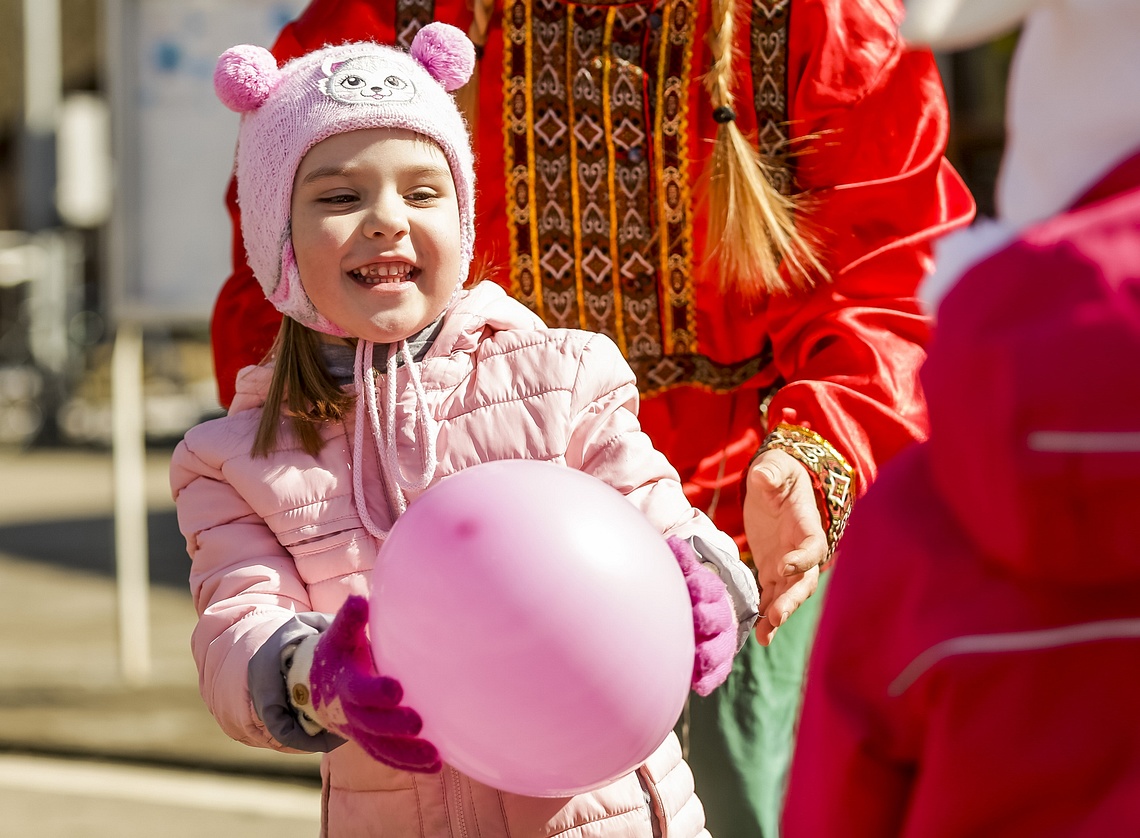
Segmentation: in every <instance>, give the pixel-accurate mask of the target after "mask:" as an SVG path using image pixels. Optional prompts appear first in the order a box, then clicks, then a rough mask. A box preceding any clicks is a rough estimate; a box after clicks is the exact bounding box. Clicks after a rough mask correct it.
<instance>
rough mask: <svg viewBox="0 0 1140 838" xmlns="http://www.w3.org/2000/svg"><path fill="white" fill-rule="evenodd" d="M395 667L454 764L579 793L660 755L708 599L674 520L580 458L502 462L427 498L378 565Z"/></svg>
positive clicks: (378, 617)
mask: <svg viewBox="0 0 1140 838" xmlns="http://www.w3.org/2000/svg"><path fill="white" fill-rule="evenodd" d="M371 613H372V623H371V633H372V644H373V652H374V656H375V659H376V665H377V668H378V669H379V670H380V672H382V673H384V674H387V675H391V676H393V677H395V678H397V679H398V680H399V681H400V682H401V683H402V684H403V686H404V700H405V702H406V703H407V704H408V706H410V707H413V708H415V709H416V710H417V711H418V712H419V713H420V715H421V716H422V717H423V721H424V728H423V735H424V736H425V737H426V738H427V739H428V740H429V741H431V742H433V743H434V744H435V745H436V747H437V748H439V751H440V754H441V755H442V757H443V759H444V761H446V762H448V763H450V764H451V765H453V766H455V767H456V768H458V769H459V770H460V771H462V772H463V773H465V774H467V775H468V776H470V777H473V778H474V779H476V780H479V781H481V782H483V783H486V784H487V785H489V786H493V787H495V788H498V789H502V790H504V791H509V792H514V793H516V794H524V795H529V796H535V797H562V796H570V795H573V794H578V793H580V792H583V791H589V790H590V789H594V788H598V787H600V786H603V785H605V784H607V783H609V782H610V781H612V780H614V779H616V778H618V777H620V776H622V775H623V774H626V773H628V772H629V771H631V770H633V769H634V768H636V767H637V766H638V765H640V764H641V763H643V762H644V761H645V760H646V758H648V756H649V755H650V754H651V753H653V751H654V750H656V748H657V747H658V746H659V745H660V744H661V743H662V742H663V741H664V740H665V737H666V736H667V735H668V734H669V731H670V730H671V729H672V728H673V726H674V724H676V721H677V719H678V718H679V716H680V713H681V710H682V708H683V706H684V703H685V698H686V696H687V695H688V692H689V685H690V681H691V678H692V672H693V654H694V640H693V618H692V606H691V603H690V600H689V594H688V589H687V588H686V585H685V581H684V577H683V576H682V574H681V570H680V568H679V567H678V565H677V561H676V559H675V558H674V557H673V553H672V551H671V550H670V549H669V546H668V545H667V544H666V543H665V540H664V538H663V537H662V535H661V533H660V532H659V531H658V530H657V529H656V528H655V527H654V526H653V525H652V524H650V523H649V521H648V520H647V519H646V518H645V517H644V515H642V513H641V511H640V510H638V509H637V508H636V507H635V506H633V505H632V504H631V503H629V501H627V500H626V499H625V498H623V497H622V496H621V494H620V493H618V492H617V491H616V490H614V489H613V488H611V487H610V486H608V485H606V484H605V483H602V482H601V481H599V480H596V479H595V478H593V477H590V476H589V475H586V474H584V473H582V472H579V471H576V470H574V469H571V468H567V467H564V466H556V465H553V464H550V463H543V462H535V461H530V460H503V461H498V462H492V463H484V464H482V465H478V466H474V467H472V468H469V469H466V470H464V471H461V472H459V473H458V474H456V475H453V476H452V477H449V478H448V479H446V480H444V481H442V482H441V483H439V484H437V485H436V486H433V487H432V488H431V489H429V490H428V491H427V492H425V493H424V494H423V495H421V496H420V497H419V498H417V499H416V500H415V501H413V502H412V503H411V505H410V506H409V507H408V510H407V511H406V512H405V513H404V514H403V515H402V516H401V517H400V518H399V519H398V520H397V522H396V525H395V526H394V527H393V529H392V532H391V535H390V536H389V537H388V540H387V541H386V542H385V544H384V546H383V548H382V549H381V551H380V555H379V557H378V559H377V563H376V567H375V569H374V570H373V575H372V608H371Z"/></svg>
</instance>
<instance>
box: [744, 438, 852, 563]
mask: <svg viewBox="0 0 1140 838" xmlns="http://www.w3.org/2000/svg"><path fill="white" fill-rule="evenodd" d="M773 448H779V449H780V450H782V451H786V452H787V453H788V454H790V455H791V456H793V457H795V458H796V459H797V460H799V461H800V462H801V463H803V464H804V465H805V466H807V468H808V471H810V472H811V475H812V483H813V484H814V485H815V490H816V494H817V495H818V497H819V502H820V507H821V508H822V509H823V510H824V517H825V519H826V520H825V521H824V530H825V532H826V533H827V556H826V557H825V558H824V561H825V562H827V561H829V560H830V559H831V557H832V555H833V554H834V553H835V545H836V544H837V543H838V542H839V538H840V536H842V535H843V530H844V528H845V527H846V526H847V519H848V518H849V517H850V516H851V507H852V506H853V505H854V503H855V469H854V468H852V467H851V465H849V464H848V462H847V460H845V459H844V458H843V455H842V454H840V453H839V452H838V451H836V450H835V447H834V446H833V445H832V444H831V443H830V442H828V441H827V440H826V439H824V438H823V437H821V436H820V435H819V434H817V433H815V432H814V431H811V430H808V429H807V428H803V427H800V426H799V425H789V424H787V423H785V422H781V423H780V424H779V425H777V426H776V427H775V429H773V430H772V432H771V433H769V434H768V436H767V438H766V439H765V440H764V444H763V445H761V446H760V450H759V451H757V452H756V456H759V455H760V454H762V453H763V452H765V451H769V450H771V449H773Z"/></svg>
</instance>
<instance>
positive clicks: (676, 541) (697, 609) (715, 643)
mask: <svg viewBox="0 0 1140 838" xmlns="http://www.w3.org/2000/svg"><path fill="white" fill-rule="evenodd" d="M668 542H669V546H670V547H671V548H672V550H673V555H674V556H676V557H677V564H679V565H680V566H681V572H682V573H684V574H685V582H686V583H687V584H688V586H689V598H690V599H691V600H692V602H693V632H694V634H695V635H696V641H697V654H696V659H695V660H694V661H693V691H694V692H696V693H697V695H708V694H709V693H711V692H712V691H713V690H714V689H716V688H717V687H719V686H720V685H721V684H723V683H724V679H725V678H727V677H728V672H729V670H730V669H732V659H733V657H735V655H736V615H735V614H734V613H733V610H732V600H731V598H730V597H729V595H728V589H727V588H726V587H725V584H724V582H722V581H721V578H720V577H719V576H717V574H716V573H715V572H714V571H712V570H710V569H709V568H707V567H705V566H704V565H703V564H701V561H700V559H698V558H697V554H696V553H694V552H693V548H692V546H690V544H689V542H687V541H685V540H684V539H681V538H678V537H677V536H670V537H669V539H668Z"/></svg>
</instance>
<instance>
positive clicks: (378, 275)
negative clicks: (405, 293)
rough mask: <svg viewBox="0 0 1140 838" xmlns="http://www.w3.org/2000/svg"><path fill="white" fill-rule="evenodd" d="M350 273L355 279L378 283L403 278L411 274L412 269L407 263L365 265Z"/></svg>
mask: <svg viewBox="0 0 1140 838" xmlns="http://www.w3.org/2000/svg"><path fill="white" fill-rule="evenodd" d="M352 273H353V276H355V277H356V278H357V279H361V280H364V281H366V282H369V283H370V284H373V285H378V284H379V283H380V282H384V281H396V282H400V281H402V280H405V279H407V278H408V277H409V276H411V273H412V269H411V267H409V266H408V265H365V266H364V267H363V268H359V269H357V270H355V271H353V272H352Z"/></svg>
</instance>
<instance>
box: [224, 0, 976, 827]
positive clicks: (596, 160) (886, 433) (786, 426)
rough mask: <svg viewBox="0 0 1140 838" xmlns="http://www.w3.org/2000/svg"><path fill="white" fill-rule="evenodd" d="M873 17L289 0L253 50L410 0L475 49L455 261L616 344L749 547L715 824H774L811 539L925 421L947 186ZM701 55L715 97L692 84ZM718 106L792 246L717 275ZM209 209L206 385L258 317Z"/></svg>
mask: <svg viewBox="0 0 1140 838" xmlns="http://www.w3.org/2000/svg"><path fill="white" fill-rule="evenodd" d="M710 3H711V4H712V5H710ZM901 14H902V10H901V6H900V5H899V4H898V3H897V2H886V3H884V2H881V0H753V2H752V3H751V4H750V5H739V4H738V6H736V7H734V6H732V4H731V3H727V4H726V3H725V2H724V0H696V2H694V0H645V2H633V3H620V4H619V3H616V2H612V3H607V2H595V3H582V4H565V3H562V2H558V0H552V1H551V2H531V0H504V2H503V3H502V4H501V5H494V4H492V3H491V2H490V0H487V2H477V3H476V5H475V8H474V10H472V9H470V8H469V7H468V2H467V0H435V2H434V3H433V2H431V0H383V2H366V0H314V2H312V3H310V5H309V6H308V7H307V8H306V10H305V11H304V13H303V14H302V15H301V16H300V17H299V18H298V19H297V20H296V21H294V22H293V23H291V24H290V25H288V26H287V27H286V28H285V30H284V31H283V32H282V33H281V35H280V37H279V39H278V41H277V43H276V45H275V46H274V48H273V51H274V54H275V55H276V56H277V57H278V59H279V60H285V59H288V58H291V57H293V56H296V55H298V54H301V53H303V52H306V51H308V50H310V49H313V48H315V47H318V46H320V45H322V44H323V43H325V42H330V41H332V42H335V41H342V40H363V39H372V40H378V41H382V42H397V43H407V42H408V41H409V40H410V38H411V35H412V34H414V32H415V31H416V29H417V28H418V27H419V26H421V25H423V24H424V23H426V22H427V21H429V20H431V19H436V20H442V21H446V22H448V23H452V24H454V25H457V26H459V27H460V28H462V29H464V30H466V31H468V32H469V33H471V35H472V39H473V40H474V41H475V42H476V43H477V44H480V45H481V51H480V53H481V58H480V65H479V70H478V73H479V81H478V84H477V85H476V86H475V87H474V96H472V97H471V100H473V101H471V100H469V101H468V102H467V109H468V113H469V117H470V119H471V122H472V127H473V133H474V141H475V148H476V154H477V170H478V173H479V183H478V192H477V204H476V214H477V223H478V237H477V241H476V247H477V259H476V261H477V264H478V263H479V262H480V260H481V262H482V264H483V265H484V266H485V267H486V268H487V270H486V271H485V274H486V275H487V276H488V277H489V278H491V279H493V280H495V281H496V282H499V283H500V284H502V285H503V286H504V287H505V288H507V289H508V290H509V291H510V293H512V294H513V295H514V296H515V297H517V298H518V299H520V300H522V301H523V302H525V303H526V304H528V305H530V306H531V307H532V308H534V310H536V311H537V312H538V313H539V314H540V315H541V316H542V317H543V318H544V319H545V320H546V321H547V322H548V323H549V324H550V325H552V326H575V327H581V328H585V329H591V330H594V331H600V332H604V333H606V334H608V335H610V336H611V337H612V338H613V339H614V340H615V341H616V342H617V343H618V345H619V346H620V347H621V348H622V350H623V351H624V353H625V354H626V356H627V358H628V359H629V361H630V364H631V365H632V366H633V368H634V369H635V371H636V372H637V374H638V377H639V381H640V384H641V390H642V393H643V397H644V398H643V402H642V408H641V421H642V424H643V427H644V429H645V430H646V432H647V433H648V434H649V435H650V436H651V438H652V439H653V441H654V443H655V444H656V445H657V447H658V448H659V449H660V450H662V451H663V452H665V453H666V455H667V456H668V457H669V458H670V459H671V460H672V462H673V464H674V465H675V466H676V467H677V469H678V471H679V472H680V474H681V476H682V479H683V481H684V484H685V489H686V492H687V493H688V495H689V497H690V499H691V500H692V502H693V504H694V505H695V506H698V507H699V508H701V509H704V510H706V511H707V512H708V513H709V514H710V516H711V517H712V518H713V520H714V521H715V522H716V523H717V525H718V526H719V527H720V528H721V529H723V530H725V531H726V532H728V533H730V534H732V535H733V536H734V537H735V538H736V539H737V540H738V541H739V542H740V543H741V544H742V545H745V546H749V544H750V546H751V548H752V556H753V559H754V560H755V564H756V566H757V568H758V570H759V577H760V583H761V587H762V589H763V591H762V597H763V598H762V601H761V612H762V614H763V615H764V617H765V618H766V621H762V622H761V624H760V627H759V628H758V630H757V634H758V637H759V639H760V643H757V644H749V645H748V646H746V648H745V650H744V651H743V652H741V654H740V656H738V658H737V664H736V667H735V670H734V672H733V675H732V676H731V677H730V679H729V682H728V683H727V684H726V685H725V686H724V687H722V688H721V689H719V690H717V691H716V692H715V693H714V694H713V695H712V696H710V697H709V698H707V699H696V698H694V700H693V702H691V705H690V709H689V713H688V725H687V732H688V739H689V749H690V750H689V758H690V762H691V763H692V765H693V768H694V772H695V773H696V775H697V785H698V793H699V795H700V797H701V799H702V801H704V803H705V806H706V809H707V811H708V823H709V827H710V830H711V831H712V832H713V834H715V835H718V836H733V835H742V836H744V835H746V836H749V837H750V838H754V836H757V835H775V834H776V827H777V823H776V822H777V818H778V812H779V804H780V799H781V796H782V788H783V783H784V776H785V771H786V766H787V761H788V758H789V755H790V742H791V736H792V728H793V724H794V721H795V717H796V714H797V711H798V706H799V695H800V680H801V677H802V670H803V662H804V658H805V655H806V649H807V645H808V642H809V640H810V637H811V635H812V632H813V630H814V626H815V618H816V617H815V614H816V611H817V609H818V603H819V600H820V598H819V597H814V598H811V599H808V597H809V596H810V595H811V593H812V591H814V590H815V587H816V585H817V583H818V579H819V569H818V567H817V563H818V562H819V561H820V559H821V558H822V557H823V555H824V553H825V552H826V551H828V550H829V549H830V548H833V547H834V544H835V541H836V540H837V539H838V537H839V535H840V533H841V532H842V529H843V525H844V523H845V521H846V519H847V516H848V514H849V513H850V510H851V506H852V504H853V503H854V502H855V499H856V497H857V496H859V495H860V494H862V493H863V492H864V491H865V490H866V488H867V487H868V486H870V485H871V483H872V482H873V481H874V479H875V476H876V474H877V471H878V467H879V464H880V463H881V462H882V461H884V460H885V459H887V458H889V457H891V456H893V455H894V454H895V453H897V452H898V451H899V450H900V449H902V448H903V447H905V446H906V445H907V444H908V443H910V442H911V441H913V440H915V439H921V438H923V437H924V435H925V432H926V414H925V406H924V402H923V398H922V394H921V391H920V389H919V386H918V382H917V370H918V367H919V365H920V363H921V362H922V360H923V357H924V352H923V345H924V343H925V341H926V338H927V331H928V324H927V319H926V318H925V317H924V316H923V315H922V313H921V312H920V310H919V308H918V305H917V303H916V299H915V288H916V285H917V283H918V281H919V279H920V278H921V277H922V275H923V273H924V271H925V270H926V268H928V267H929V265H930V262H931V254H930V245H929V242H930V241H931V239H932V238H934V237H936V236H938V235H940V234H941V233H943V232H945V231H947V230H949V229H951V228H954V227H957V226H960V225H963V224H965V223H967V222H968V221H969V219H970V218H971V217H972V213H973V202H972V200H971V199H970V196H969V194H968V192H967V191H966V190H965V188H964V187H963V185H962V184H961V182H960V180H959V179H958V178H957V176H956V174H955V173H954V172H953V170H952V169H951V168H950V166H949V165H948V164H947V163H946V161H945V160H944V159H943V156H942V155H943V151H944V148H945V143H946V138H947V113H946V106H945V101H944V97H943V93H942V89H941V84H940V80H939V77H938V73H937V70H936V68H935V66H934V62H933V59H932V57H931V56H930V55H929V54H928V53H918V52H909V51H906V50H904V49H903V46H902V44H901V42H900V40H899V38H898V35H897V26H898V22H899V19H900V17H901ZM730 44H735V47H736V49H735V52H733V53H730V51H729V49H728V46H729V45H730ZM730 54H731V55H733V56H734V58H733V59H732V60H731V61H730V60H729V58H728V56H729V55H730ZM714 63H715V65H716V66H717V67H720V68H721V71H720V72H719V73H714V74H713V76H714V77H716V78H721V79H730V80H731V82H732V84H733V85H734V88H733V93H734V97H733V98H732V99H731V101H729V100H728V99H727V98H726V97H725V94H724V92H723V91H720V92H717V91H716V90H711V91H710V90H708V89H706V87H702V85H701V83H700V81H701V79H702V77H703V76H704V75H705V74H706V72H707V71H709V70H710V68H711V67H713V66H714ZM466 92H467V93H470V91H466ZM733 120H734V121H735V124H736V125H737V126H738V127H739V128H740V129H741V130H742V131H743V132H744V134H745V135H747V136H749V137H752V138H753V141H754V142H755V143H757V144H758V147H759V151H760V152H761V154H762V155H763V158H764V160H765V162H766V164H767V170H766V171H767V177H768V188H772V187H775V188H776V189H778V190H780V191H781V192H782V193H784V194H785V195H787V196H789V197H790V198H791V200H792V201H794V203H795V205H796V206H797V210H796V216H795V217H796V220H797V228H798V229H799V230H800V231H802V232H803V233H804V234H805V235H806V236H807V237H809V238H810V240H811V243H812V245H813V250H814V253H815V255H816V256H817V258H818V262H819V265H818V266H814V267H813V266H811V265H810V260H804V262H803V264H807V265H808V270H806V271H804V272H799V271H797V270H796V269H795V263H796V261H797V260H795V259H793V258H788V259H785V260H784V261H783V263H782V265H781V267H780V269H779V273H778V275H777V274H776V272H772V275H770V276H740V275H738V274H739V273H741V272H740V271H739V270H735V269H734V268H733V267H732V266H734V265H737V264H739V263H738V262H736V261H733V260H732V259H730V258H727V257H726V241H725V239H726V238H727V239H731V237H724V236H721V234H720V233H718V232H714V233H713V234H712V236H713V239H712V241H710V240H709V239H710V234H709V233H708V231H707V229H706V228H707V225H708V214H709V210H708V209H707V207H706V203H707V202H706V200H705V195H706V190H705V185H704V182H703V181H702V177H703V175H704V173H705V171H706V168H707V167H706V162H707V160H708V158H709V156H710V152H711V148H712V142H711V140H712V138H713V137H714V136H716V134H717V131H718V127H720V128H723V126H724V124H725V122H726V121H733ZM229 205H230V208H231V212H232V214H233V216H234V222H235V223H234V274H233V276H231V277H230V279H229V280H228V281H227V283H226V284H225V287H224V288H223V290H222V292H221V294H220V296H219V299H218V302H217V306H216V308H215V312H214V320H213V341H214V350H215V352H214V355H215V361H216V369H217V377H218V384H219V390H220V393H221V398H222V401H223V402H228V400H229V399H230V397H231V396H232V392H233V389H232V388H233V381H234V376H235V374H236V372H237V370H238V369H239V368H240V367H241V366H243V365H245V364H249V363H254V362H255V361H257V360H259V359H260V358H261V357H262V356H263V355H264V354H265V353H266V352H267V351H268V350H269V348H270V346H271V343H272V341H273V338H274V335H275V334H276V329H277V322H278V315H277V314H276V312H275V311H274V310H273V309H272V308H271V307H270V306H269V304H268V303H266V302H265V298H264V294H263V293H262V291H261V289H260V288H259V287H258V285H257V283H256V282H255V281H254V279H253V276H252V274H251V273H250V271H249V268H248V267H247V266H246V265H245V261H244V249H243V245H242V243H241V239H240V231H239V226H238V224H237V208H236V206H235V203H234V198H233V193H232V191H231V194H230V201H229ZM741 212H742V210H740V209H739V208H738V207H730V209H729V218H730V220H732V219H733V218H734V216H737V215H739V214H740V213H741ZM727 243H728V245H729V246H731V241H729V242H727ZM820 269H822V270H820ZM801 274H802V275H801ZM805 277H806V278H805ZM757 285H758V286H759V287H760V288H762V289H767V290H762V291H761V292H760V293H755V292H750V291H748V290H747V288H748V287H757ZM781 286H786V290H781ZM759 449H765V451H766V453H764V454H763V455H761V456H760V457H759V459H757V460H755V462H753V457H754V454H756V453H757V452H758V450H759ZM750 463H751V464H752V465H751V468H750ZM745 486H747V487H749V494H748V496H747V500H746V499H745V497H744V496H743V495H744V488H745ZM804 486H807V487H808V491H807V494H806V502H805V494H804V491H805V490H804V489H803V487H804ZM813 499H814V503H813ZM805 510H806V512H805ZM809 518H810V520H807V519H809ZM805 521H807V523H806V524H805V523H804V522H805ZM746 530H747V535H748V539H747V542H748V544H746V540H745V536H746ZM825 536H826V541H825ZM789 543H790V544H791V545H792V546H793V547H795V548H796V549H792V550H791V552H788V550H789V548H788V545H789ZM789 565H790V567H789ZM785 568H787V569H785ZM805 601H806V604H804V603H805ZM801 604H803V605H802V607H799V606H801ZM797 607H799V609H798V614H797V616H795V617H794V618H793V619H790V620H789V616H790V615H791V612H793V611H796V610H797ZM777 628H780V631H781V635H780V641H779V642H777V643H775V644H773V645H771V646H768V645H767V644H768V643H769V642H770V641H771V640H772V639H773V636H774V635H775V632H776V629H777ZM823 781H824V779H823V778H821V782H823Z"/></svg>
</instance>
